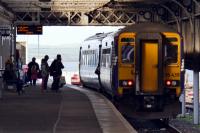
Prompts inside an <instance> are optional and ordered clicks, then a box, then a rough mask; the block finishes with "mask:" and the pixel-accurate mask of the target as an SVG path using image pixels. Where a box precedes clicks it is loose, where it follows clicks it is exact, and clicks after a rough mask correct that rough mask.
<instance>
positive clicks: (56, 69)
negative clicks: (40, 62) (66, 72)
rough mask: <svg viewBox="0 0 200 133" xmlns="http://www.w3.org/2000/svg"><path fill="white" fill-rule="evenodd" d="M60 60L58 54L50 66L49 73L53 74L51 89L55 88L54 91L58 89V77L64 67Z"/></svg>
mask: <svg viewBox="0 0 200 133" xmlns="http://www.w3.org/2000/svg"><path fill="white" fill-rule="evenodd" d="M61 60H62V58H61V55H60V54H58V55H57V58H56V59H55V60H54V61H53V62H52V64H51V66H50V75H51V76H53V83H52V86H51V89H52V90H55V91H56V92H58V90H59V82H60V77H61V75H62V69H63V68H64V65H63V64H62V61H61Z"/></svg>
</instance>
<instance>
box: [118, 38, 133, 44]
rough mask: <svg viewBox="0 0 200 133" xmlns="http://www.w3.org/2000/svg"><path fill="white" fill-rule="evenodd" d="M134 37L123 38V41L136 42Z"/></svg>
mask: <svg viewBox="0 0 200 133" xmlns="http://www.w3.org/2000/svg"><path fill="white" fill-rule="evenodd" d="M134 41H135V40H134V38H121V42H126V43H129V42H134Z"/></svg>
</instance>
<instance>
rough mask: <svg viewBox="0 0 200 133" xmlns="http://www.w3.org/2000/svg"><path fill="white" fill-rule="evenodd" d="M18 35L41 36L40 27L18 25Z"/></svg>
mask: <svg viewBox="0 0 200 133" xmlns="http://www.w3.org/2000/svg"><path fill="white" fill-rule="evenodd" d="M17 34H18V35H41V34H42V25H18V26H17Z"/></svg>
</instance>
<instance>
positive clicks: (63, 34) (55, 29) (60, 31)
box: [17, 26, 122, 48]
mask: <svg viewBox="0 0 200 133" xmlns="http://www.w3.org/2000/svg"><path fill="white" fill-rule="evenodd" d="M120 28H122V26H118V27H117V26H44V27H43V34H42V35H39V45H40V46H50V47H57V46H59V47H67V48H68V47H69V48H73V47H79V46H80V43H81V42H83V41H84V40H85V39H86V38H88V37H89V36H92V35H94V34H96V33H102V32H104V33H106V32H112V31H117V30H118V29H120ZM17 41H26V42H27V44H28V45H29V46H31V47H37V46H38V35H17Z"/></svg>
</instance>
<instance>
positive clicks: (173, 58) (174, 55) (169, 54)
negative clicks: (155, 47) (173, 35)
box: [165, 44, 178, 64]
mask: <svg viewBox="0 0 200 133" xmlns="http://www.w3.org/2000/svg"><path fill="white" fill-rule="evenodd" d="M177 59H178V46H177V45H172V44H167V45H165V60H166V62H167V64H171V63H177Z"/></svg>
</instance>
